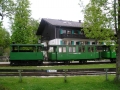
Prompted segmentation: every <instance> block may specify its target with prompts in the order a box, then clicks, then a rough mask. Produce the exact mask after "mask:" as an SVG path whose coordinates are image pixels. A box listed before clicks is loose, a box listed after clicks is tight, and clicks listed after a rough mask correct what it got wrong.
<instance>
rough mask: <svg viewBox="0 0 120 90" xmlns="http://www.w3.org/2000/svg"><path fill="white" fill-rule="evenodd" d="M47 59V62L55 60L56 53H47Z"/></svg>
mask: <svg viewBox="0 0 120 90" xmlns="http://www.w3.org/2000/svg"><path fill="white" fill-rule="evenodd" d="M48 59H49V60H56V53H52V52H50V53H48Z"/></svg>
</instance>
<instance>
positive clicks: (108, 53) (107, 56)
mask: <svg viewBox="0 0 120 90" xmlns="http://www.w3.org/2000/svg"><path fill="white" fill-rule="evenodd" d="M101 56H102V58H106V59H107V58H110V57H111V56H110V52H109V51H103V52H101Z"/></svg>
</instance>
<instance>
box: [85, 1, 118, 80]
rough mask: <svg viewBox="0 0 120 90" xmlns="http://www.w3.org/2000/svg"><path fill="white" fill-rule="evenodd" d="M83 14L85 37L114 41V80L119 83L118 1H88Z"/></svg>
mask: <svg viewBox="0 0 120 90" xmlns="http://www.w3.org/2000/svg"><path fill="white" fill-rule="evenodd" d="M113 2H114V3H113ZM116 2H117V3H118V4H116ZM84 14H85V16H84V29H83V30H84V33H85V34H86V36H87V37H89V38H94V39H97V40H106V41H112V40H114V41H115V45H116V46H117V47H116V48H117V50H116V53H117V56H116V78H115V80H116V81H120V0H117V1H116V0H90V3H89V4H88V5H87V6H86V7H85V10H84ZM117 28H118V29H117ZM113 31H114V32H115V33H114V32H113ZM115 34H116V37H115ZM109 44H110V43H109Z"/></svg>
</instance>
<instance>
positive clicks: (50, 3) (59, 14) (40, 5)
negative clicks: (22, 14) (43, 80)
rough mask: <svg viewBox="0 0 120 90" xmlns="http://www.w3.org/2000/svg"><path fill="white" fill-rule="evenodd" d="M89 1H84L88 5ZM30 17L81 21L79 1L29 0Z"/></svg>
mask: <svg viewBox="0 0 120 90" xmlns="http://www.w3.org/2000/svg"><path fill="white" fill-rule="evenodd" d="M88 1H89V0H84V3H85V4H86V3H88ZM30 3H31V10H32V17H33V18H35V19H39V18H52V19H63V20H71V21H78V20H83V14H82V13H81V7H80V6H79V5H78V4H79V0H30Z"/></svg>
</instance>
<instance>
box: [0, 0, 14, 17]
mask: <svg viewBox="0 0 120 90" xmlns="http://www.w3.org/2000/svg"><path fill="white" fill-rule="evenodd" d="M13 13H14V1H13V0H0V16H1V17H2V19H3V17H4V16H6V17H8V18H11V17H12V15H13Z"/></svg>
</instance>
